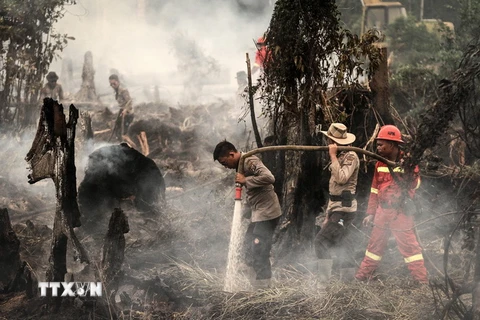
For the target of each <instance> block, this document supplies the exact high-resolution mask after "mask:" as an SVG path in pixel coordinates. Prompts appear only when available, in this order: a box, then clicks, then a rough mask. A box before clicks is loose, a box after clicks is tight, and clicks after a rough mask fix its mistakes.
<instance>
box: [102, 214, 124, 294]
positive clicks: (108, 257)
mask: <svg viewBox="0 0 480 320" xmlns="http://www.w3.org/2000/svg"><path fill="white" fill-rule="evenodd" d="M129 231H130V227H129V225H128V218H127V216H126V215H125V213H124V212H123V211H122V210H121V209H119V208H115V209H114V211H113V213H112V216H111V218H110V222H109V224H108V232H107V235H106V236H105V241H104V244H103V256H102V271H103V280H104V283H105V291H106V292H107V294H108V295H115V293H116V292H117V290H118V286H119V284H120V281H121V280H122V278H123V271H122V265H123V259H124V255H125V236H124V234H125V233H128V232H129Z"/></svg>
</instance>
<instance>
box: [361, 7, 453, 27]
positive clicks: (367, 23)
mask: <svg viewBox="0 0 480 320" xmlns="http://www.w3.org/2000/svg"><path fill="white" fill-rule="evenodd" d="M360 1H361V2H362V7H363V13H362V23H361V34H363V33H365V31H366V30H369V29H378V30H380V31H385V28H386V27H387V25H389V24H390V23H393V22H394V21H395V20H397V19H398V18H406V17H407V10H405V7H404V6H403V5H402V4H401V3H400V2H383V1H382V0H360ZM422 3H423V2H422ZM422 12H423V8H422ZM420 20H421V23H424V24H425V25H426V26H427V29H429V30H430V31H433V29H434V25H435V24H438V20H436V19H423V16H422V17H421V19H420ZM443 24H445V26H447V27H448V28H449V29H450V30H451V31H453V23H451V22H443Z"/></svg>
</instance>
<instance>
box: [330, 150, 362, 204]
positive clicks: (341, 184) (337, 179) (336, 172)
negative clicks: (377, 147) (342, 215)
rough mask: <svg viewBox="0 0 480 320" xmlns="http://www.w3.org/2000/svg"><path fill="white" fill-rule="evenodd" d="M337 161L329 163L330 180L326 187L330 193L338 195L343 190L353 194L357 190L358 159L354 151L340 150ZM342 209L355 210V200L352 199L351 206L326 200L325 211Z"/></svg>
mask: <svg viewBox="0 0 480 320" xmlns="http://www.w3.org/2000/svg"><path fill="white" fill-rule="evenodd" d="M337 159H338V162H334V163H332V164H331V165H330V173H331V175H330V182H329V185H328V189H329V192H330V194H331V195H336V196H340V195H342V192H343V191H344V190H348V191H350V192H351V193H352V194H355V192H356V190H357V180H358V170H359V167H360V160H359V159H358V156H357V154H356V153H355V152H354V151H348V152H341V153H340V154H339V155H338V157H337ZM333 211H343V212H355V211H357V200H356V199H354V200H353V201H352V206H350V207H343V206H342V201H332V200H330V199H329V200H328V206H327V212H333Z"/></svg>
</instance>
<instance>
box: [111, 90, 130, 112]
mask: <svg viewBox="0 0 480 320" xmlns="http://www.w3.org/2000/svg"><path fill="white" fill-rule="evenodd" d="M115 100H117V102H118V106H119V107H120V109H123V110H127V113H133V106H132V98H130V93H129V92H128V89H126V88H124V87H122V86H119V87H118V90H116V91H115Z"/></svg>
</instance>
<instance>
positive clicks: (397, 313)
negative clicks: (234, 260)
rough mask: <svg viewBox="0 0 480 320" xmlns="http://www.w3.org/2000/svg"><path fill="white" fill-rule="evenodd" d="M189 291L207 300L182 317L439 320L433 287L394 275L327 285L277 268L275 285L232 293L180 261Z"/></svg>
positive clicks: (215, 278) (183, 281) (180, 316)
mask: <svg viewBox="0 0 480 320" xmlns="http://www.w3.org/2000/svg"><path fill="white" fill-rule="evenodd" d="M177 268H178V269H179V270H180V271H181V273H182V277H181V278H179V280H178V282H177V283H178V284H179V285H183V286H184V289H185V291H188V292H190V293H191V292H195V291H196V292H198V293H199V296H197V297H198V298H200V299H201V300H202V302H203V303H200V304H199V306H194V305H192V306H191V307H189V308H188V309H187V310H186V311H185V312H180V313H177V314H176V318H178V319H239V320H240V319H242V320H243V319H326V320H328V319H332V320H334V319H335V320H338V319H345V320H347V319H352V320H353V319H355V320H358V319H369V320H372V319H374V320H375V319H402V320H408V319H412V320H413V319H415V320H419V319H420V320H421V319H425V320H427V319H433V318H435V314H434V312H435V306H434V302H433V299H432V294H431V290H430V288H429V287H428V286H425V285H419V284H416V283H413V282H407V281H405V280H404V279H399V278H388V279H385V280H383V281H375V282H370V283H363V282H357V281H351V282H342V281H340V280H338V279H335V278H332V279H331V280H330V281H329V283H328V284H325V283H321V282H320V281H319V280H318V277H317V276H316V275H314V274H304V273H300V272H297V271H289V270H283V269H282V270H277V271H276V279H275V280H274V281H273V282H272V285H273V286H272V288H269V289H262V290H256V291H243V292H236V293H228V292H224V291H220V290H219V288H221V286H222V283H221V281H222V278H221V277H220V276H219V275H218V274H213V275H212V274H210V273H208V272H206V271H201V270H198V269H197V268H195V267H192V266H186V265H180V264H177Z"/></svg>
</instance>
